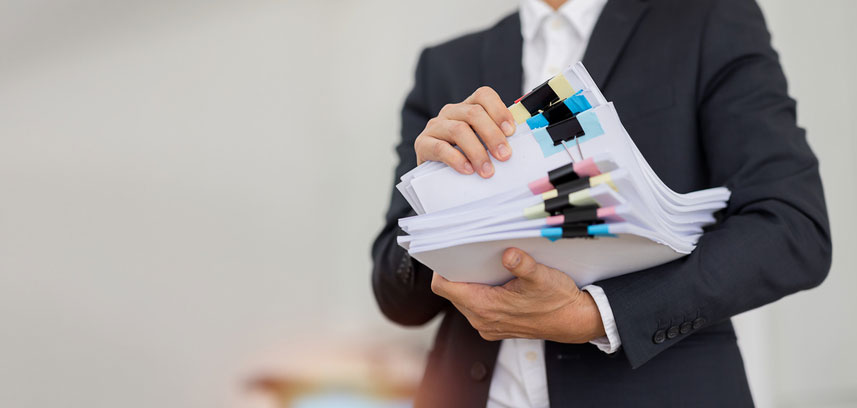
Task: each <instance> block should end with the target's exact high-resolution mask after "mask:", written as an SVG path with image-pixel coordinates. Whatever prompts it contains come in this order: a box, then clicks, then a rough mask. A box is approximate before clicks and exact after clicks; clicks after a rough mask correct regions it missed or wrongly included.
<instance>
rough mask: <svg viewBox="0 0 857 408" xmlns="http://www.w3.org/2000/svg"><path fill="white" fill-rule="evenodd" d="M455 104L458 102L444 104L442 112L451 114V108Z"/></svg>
mask: <svg viewBox="0 0 857 408" xmlns="http://www.w3.org/2000/svg"><path fill="white" fill-rule="evenodd" d="M455 105H456V104H454V103H448V104H446V105H443V107H442V108H440V114H442V115H444V116H446V115H447V114H449V111H450V110H452V109H454V108H455Z"/></svg>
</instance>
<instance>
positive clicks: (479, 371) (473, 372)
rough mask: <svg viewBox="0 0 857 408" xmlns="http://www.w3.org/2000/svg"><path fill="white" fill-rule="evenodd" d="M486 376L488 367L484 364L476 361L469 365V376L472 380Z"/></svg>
mask: <svg viewBox="0 0 857 408" xmlns="http://www.w3.org/2000/svg"><path fill="white" fill-rule="evenodd" d="M487 376H488V367H485V364H482V363H480V362H478V361H477V362H475V363H473V365H472V366H470V378H472V379H473V380H474V381H482V380H484V379H485V377H487Z"/></svg>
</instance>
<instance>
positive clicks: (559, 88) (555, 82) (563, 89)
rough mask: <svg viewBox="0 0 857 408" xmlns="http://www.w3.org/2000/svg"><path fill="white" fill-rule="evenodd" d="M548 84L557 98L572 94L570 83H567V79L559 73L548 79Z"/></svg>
mask: <svg viewBox="0 0 857 408" xmlns="http://www.w3.org/2000/svg"><path fill="white" fill-rule="evenodd" d="M548 86H549V87H551V89H553V91H554V93H556V96H558V97H559V99H565V98H568V97H570V96H572V95H574V92H575V91H574V88H572V87H571V84H570V83H568V80H567V79H565V75H563V74H559V75H557V76H555V77H553V78H551V79H550V81H548Z"/></svg>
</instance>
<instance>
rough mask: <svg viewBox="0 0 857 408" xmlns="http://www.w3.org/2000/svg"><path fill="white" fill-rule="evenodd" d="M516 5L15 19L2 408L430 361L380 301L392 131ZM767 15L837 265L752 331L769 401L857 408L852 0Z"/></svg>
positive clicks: (765, 403)
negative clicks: (363, 357)
mask: <svg viewBox="0 0 857 408" xmlns="http://www.w3.org/2000/svg"><path fill="white" fill-rule="evenodd" d="M516 5H517V2H516V1H515V0H501V1H456V0H435V1H431V2H396V1H379V0H363V1H344V0H339V1H309V0H297V1H295V0H292V1H260V0H249V1H222V0H215V1H211V0H209V1H202V0H199V1H194V0H175V1H165V0H149V1H133V2H132V1H105V0H80V1H71V0H53V1H47V0H2V1H0V406H3V407H115V406H122V407H206V408H208V407H220V406H236V405H240V404H242V398H243V396H242V395H243V391H242V390H243V386H242V384H243V383H244V382H245V381H246V379H247V378H248V376H251V375H252V374H253V373H254V372H255V371H254V370H258V369H259V367H262V366H266V365H267V366H268V367H267V368H265V369H272V370H276V369H278V368H277V367H275V366H277V365H278V364H282V365H284V366H285V365H288V364H291V363H293V360H292V359H291V358H289V357H284V356H287V355H289V354H295V353H298V354H300V353H304V351H306V353H310V355H312V353H320V354H324V353H325V350H327V349H325V348H322V347H320V346H319V344H321V343H325V344H330V345H332V346H330V347H334V348H335V347H337V345H339V344H344V343H347V342H349V341H351V340H354V339H359V341H360V342H363V343H365V344H370V345H371V344H394V345H401V344H408V345H412V347H413V349H414V350H416V351H415V353H416V357H414V358H415V359H417V360H419V359H421V358H422V356H421V355H420V353H422V352H423V351H424V350H426V348H427V347H428V344H429V341H430V337H431V334H432V332H433V330H434V327H433V326H432V327H427V328H423V329H417V330H414V329H411V330H406V329H402V328H398V327H395V326H393V325H392V324H390V323H388V322H386V321H385V320H384V319H383V317H382V316H381V315H380V313H379V312H378V311H377V308H376V306H375V304H374V300H373V298H372V293H371V287H370V284H369V271H370V260H369V246H370V243H371V240H372V238H373V236H374V234H375V233H376V232H377V230H378V228H380V225H381V219H382V214H383V211H384V208H385V206H386V203H387V200H388V198H389V194H390V187H391V185H392V184H391V183H392V167H393V165H394V163H395V159H394V156H393V151H392V147H393V145H394V143H395V141H396V139H397V137H398V135H397V132H398V120H399V119H398V111H399V108H400V104H401V103H402V101H403V98H404V95H405V93H406V92H407V90H408V89H409V87H410V85H411V78H412V71H413V67H414V65H415V62H416V57H417V54H418V52H419V50H420V48H421V47H423V46H425V45H428V44H434V43H437V42H440V41H443V40H445V39H449V38H451V37H453V36H455V35H458V34H460V33H463V32H466V31H470V30H475V29H478V28H482V27H486V26H488V25H490V24H493V22H494V21H496V20H497V19H498V18H499V17H501V16H502V15H505V14H506V13H508V12H511V11H512V10H513V9H514V8H515V7H516ZM761 5H762V7H763V9H764V11H765V13H766V16H767V18H768V22H769V26H770V29H771V31H772V33H773V36H774V45H775V47H776V48H777V49H778V50H779V51H780V53H781V57H782V62H783V65H784V67H785V71H786V73H787V75H788V78H789V81H790V85H791V93H792V95H793V96H794V97H795V98H796V99H797V100H798V101H799V104H798V110H799V121H800V123H801V125H802V126H804V127H806V128H807V129H808V132H809V140H810V144H811V145H812V148H813V149H814V150H815V152H816V154H817V155H818V156H819V157H820V159H821V170H822V175H823V178H824V183H825V188H826V196H827V200H828V206H829V207H828V208H829V211H830V215H831V222H832V226H833V235H834V260H833V270H832V272H831V274H830V277H829V278H828V280H827V281H826V282H825V283H824V284H823V285H822V286H821V287H820V288H818V289H815V290H813V291H811V292H806V293H802V294H798V295H795V296H792V297H789V298H787V299H785V300H783V301H780V302H778V303H776V304H774V305H771V306H768V307H765V308H763V309H761V310H757V311H753V312H750V313H747V314H745V315H742V316H740V317H739V318H738V330H739V333H738V335H739V339H740V343H741V347H742V350H743V352H744V355H745V359H746V365H747V370H748V371H749V373H750V379H751V386H752V388H753V393H754V396H755V398H756V402H757V404H758V405H759V406H762V407H847V406H857V353H855V351H854V348H853V347H854V344H855V342H857V325H855V324H854V322H855V317H854V315H855V312H857V296H855V295H854V290H855V289H857V274H855V269H857V238H855V233H854V231H855V230H857V216H855V215H854V211H855V209H857V192H855V187H857V182H855V178H857V165H855V161H854V157H855V156H857V141H855V136H857V115H855V112H857V99H855V94H857V75H855V73H857V53H855V48H854V39H855V38H857V28H855V21H857V2H854V1H853V0H819V1H812V2H798V1H781V0H762V1H761ZM271 367H273V368H271ZM413 371H414V369H413V368H411V371H410V372H413ZM416 371H419V367H417V369H416Z"/></svg>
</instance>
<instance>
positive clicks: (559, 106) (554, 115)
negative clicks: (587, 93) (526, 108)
mask: <svg viewBox="0 0 857 408" xmlns="http://www.w3.org/2000/svg"><path fill="white" fill-rule="evenodd" d="M542 116H544V117H545V119H546V120H547V121H548V125H550V124H554V123H557V122H559V121H562V120H565V119H568V118H570V117H572V116H574V113H573V112H572V111H571V109H569V108H568V106H566V104H564V103H555V104H553V105H551V106H550V107H549V108H547V109H545V110H544V112H542Z"/></svg>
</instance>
